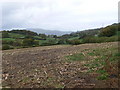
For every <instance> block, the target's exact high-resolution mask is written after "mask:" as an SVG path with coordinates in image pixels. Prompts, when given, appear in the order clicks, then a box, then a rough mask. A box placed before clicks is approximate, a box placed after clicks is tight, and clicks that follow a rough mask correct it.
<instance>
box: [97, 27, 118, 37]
mask: <svg viewBox="0 0 120 90" xmlns="http://www.w3.org/2000/svg"><path fill="white" fill-rule="evenodd" d="M116 31H117V27H115V26H108V27H106V28H103V29H102V30H101V31H100V33H99V36H106V37H110V36H113V35H115V34H116Z"/></svg>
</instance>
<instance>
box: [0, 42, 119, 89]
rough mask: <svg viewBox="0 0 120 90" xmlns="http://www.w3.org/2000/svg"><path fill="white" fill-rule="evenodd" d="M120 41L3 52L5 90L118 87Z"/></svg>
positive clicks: (3, 82)
mask: <svg viewBox="0 0 120 90" xmlns="http://www.w3.org/2000/svg"><path fill="white" fill-rule="evenodd" d="M117 50H118V42H109V43H94V44H92V43H91V44H81V45H73V46H72V45H56V46H44V47H34V48H23V49H14V50H5V51H2V72H3V73H2V87H5V88H115V87H118V70H117V69H118V68H117V59H118V56H119V55H120V54H119V53H118V52H117Z"/></svg>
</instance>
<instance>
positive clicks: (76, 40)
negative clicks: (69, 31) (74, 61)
mask: <svg viewBox="0 0 120 90" xmlns="http://www.w3.org/2000/svg"><path fill="white" fill-rule="evenodd" d="M68 43H69V44H72V45H79V44H81V41H80V40H79V39H74V40H68Z"/></svg>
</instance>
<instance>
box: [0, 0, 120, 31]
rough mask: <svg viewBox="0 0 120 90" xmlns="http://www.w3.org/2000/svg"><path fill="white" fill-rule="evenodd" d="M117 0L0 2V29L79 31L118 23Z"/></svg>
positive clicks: (2, 0)
mask: <svg viewBox="0 0 120 90" xmlns="http://www.w3.org/2000/svg"><path fill="white" fill-rule="evenodd" d="M118 1H119V0H1V1H0V2H1V3H2V28H3V29H12V28H43V29H50V30H62V31H65V30H66V31H80V30H84V29H89V28H98V27H103V26H106V25H110V24H113V23H117V22H118Z"/></svg>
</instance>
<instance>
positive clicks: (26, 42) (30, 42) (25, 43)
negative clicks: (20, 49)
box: [22, 39, 36, 46]
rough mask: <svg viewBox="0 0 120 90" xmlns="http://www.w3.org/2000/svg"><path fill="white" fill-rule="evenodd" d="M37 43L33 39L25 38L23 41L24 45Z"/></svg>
mask: <svg viewBox="0 0 120 90" xmlns="http://www.w3.org/2000/svg"><path fill="white" fill-rule="evenodd" d="M35 44H36V41H34V40H33V39H24V40H23V42H22V45H23V46H33V45H35Z"/></svg>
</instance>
